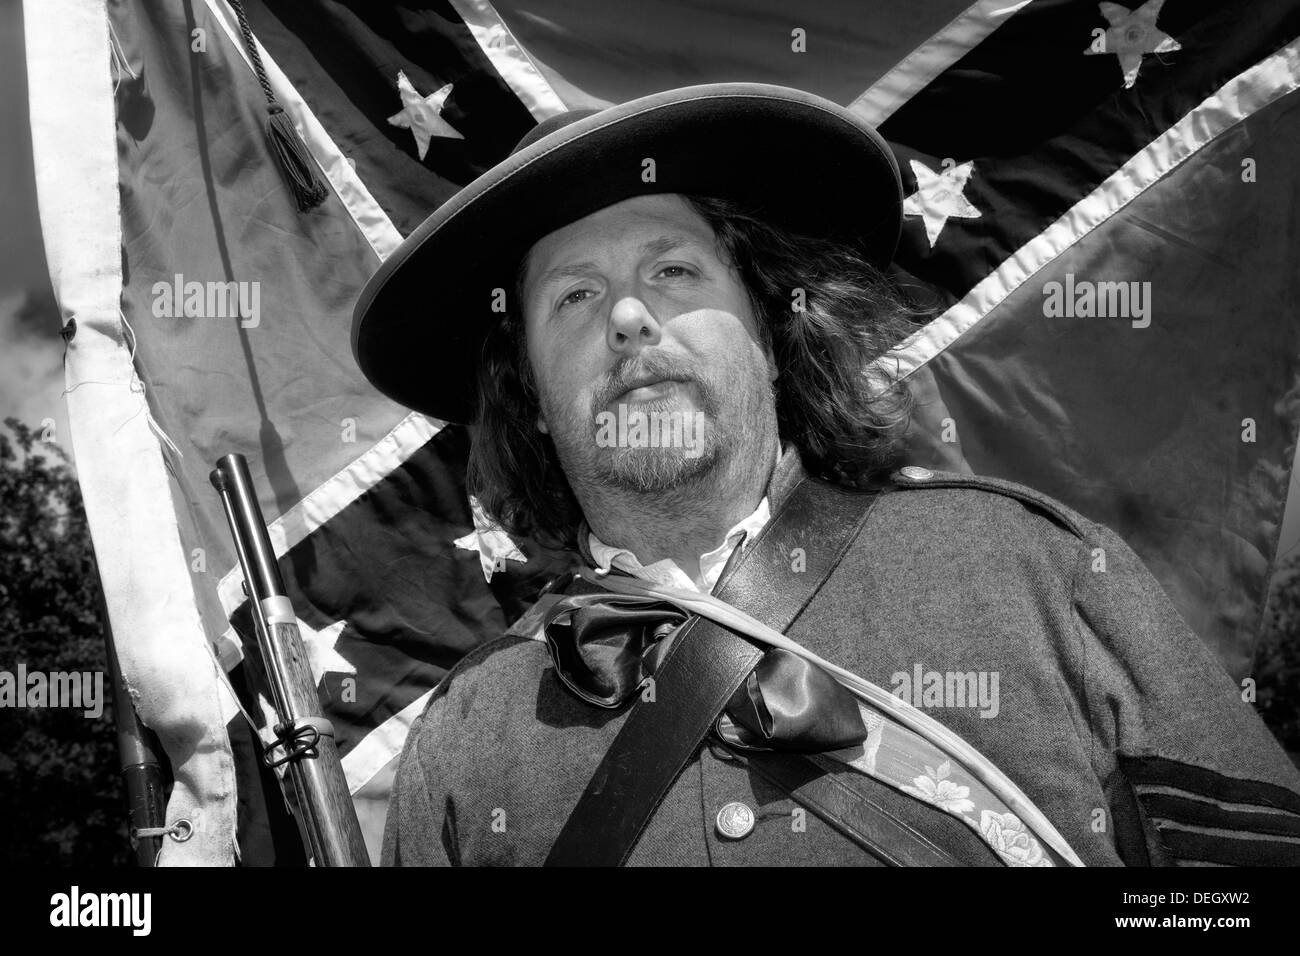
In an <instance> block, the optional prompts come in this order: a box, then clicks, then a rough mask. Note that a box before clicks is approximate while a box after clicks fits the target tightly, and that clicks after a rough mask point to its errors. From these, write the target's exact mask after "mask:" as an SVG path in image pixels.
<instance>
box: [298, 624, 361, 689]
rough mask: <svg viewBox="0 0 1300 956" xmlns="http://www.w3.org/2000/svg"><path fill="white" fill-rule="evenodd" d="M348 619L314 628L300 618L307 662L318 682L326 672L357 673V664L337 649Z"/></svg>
mask: <svg viewBox="0 0 1300 956" xmlns="http://www.w3.org/2000/svg"><path fill="white" fill-rule="evenodd" d="M347 626H348V622H347V621H335V622H334V623H333V624H331V625H330V626H329V627H326V628H322V629H321V630H319V631H317V630H313V629H312V628H310V627H308V626H307V625H306V624H304V623H303V621H302V618H299V619H298V633H299V634H301V635H302V643H303V646H304V647H305V648H306V650H307V663H308V664H309V665H310V666H311V676H312V678H313V679H314V680H315V681H316V683H317V684H319V683H320V682H321V678H323V677H324V676H325V675H326V674H355V673H356V672H357V668H356V665H355V664H353V663H352V662H351V661H349V660H348V659H347V658H346V657H344V656H343V655H341V654H340V653H339V652H338V651H337V650H335V647H334V645H336V644H337V643H338V642H339V635H340V634H342V633H343V628H345V627H347Z"/></svg>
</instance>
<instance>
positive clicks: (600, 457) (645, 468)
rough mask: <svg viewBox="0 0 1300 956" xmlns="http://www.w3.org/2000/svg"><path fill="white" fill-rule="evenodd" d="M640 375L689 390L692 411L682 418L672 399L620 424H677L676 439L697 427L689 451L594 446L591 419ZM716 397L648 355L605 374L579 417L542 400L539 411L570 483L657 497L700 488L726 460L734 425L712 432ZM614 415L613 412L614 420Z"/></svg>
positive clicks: (642, 407) (677, 366) (637, 409)
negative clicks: (660, 418) (641, 419)
mask: <svg viewBox="0 0 1300 956" xmlns="http://www.w3.org/2000/svg"><path fill="white" fill-rule="evenodd" d="M647 373H648V374H651V375H654V376H657V377H662V378H664V379H674V380H677V381H680V382H682V383H683V384H682V386H681V387H682V388H693V390H694V391H695V393H696V396H697V399H698V404H697V405H696V406H695V408H694V409H693V410H692V411H691V412H689V413H688V412H686V411H685V410H684V407H685V406H686V404H687V403H685V402H683V401H681V399H680V398H678V400H676V401H663V400H661V401H651V402H640V403H636V404H635V405H634V406H629V407H628V411H627V414H628V417H629V418H630V417H631V416H633V415H644V416H645V417H646V418H647V419H649V418H650V416H651V415H652V414H653V413H660V414H667V415H668V416H670V418H676V419H677V420H679V421H681V423H682V432H681V434H683V435H684V434H685V430H686V429H687V428H695V427H696V424H697V423H699V424H700V427H699V429H698V433H697V434H696V435H695V439H696V441H697V442H698V445H697V446H696V447H694V448H690V447H687V446H686V445H685V444H683V443H682V442H670V443H668V444H666V445H665V444H658V445H655V446H646V447H627V446H622V445H614V446H613V447H600V445H599V444H598V442H597V433H598V425H597V423H598V422H599V421H600V419H599V418H598V415H600V414H601V413H604V414H606V415H608V414H610V403H611V402H613V401H614V400H615V399H617V398H618V397H619V396H621V395H622V394H623V393H624V392H626V391H627V387H628V384H629V383H630V382H631V381H633V380H634V379H635V378H637V377H639V376H642V375H645V374H647ZM718 393H719V388H718V386H717V385H715V384H713V383H710V382H707V381H704V380H703V379H701V378H699V377H698V376H696V375H694V374H693V373H692V372H691V370H690V369H689V368H687V367H686V366H684V365H682V364H681V363H679V362H677V361H676V360H673V359H671V358H669V357H667V356H664V355H661V354H654V353H651V354H649V355H643V356H639V357H638V358H636V359H625V360H623V361H621V362H619V363H618V364H617V365H616V366H614V368H612V369H610V371H609V372H608V373H607V374H606V376H605V379H604V380H603V381H602V383H601V385H600V386H599V387H598V388H596V389H595V390H594V392H593V394H592V399H591V405H590V409H589V412H588V414H586V415H585V416H584V415H582V414H581V413H579V412H578V411H577V410H576V408H574V406H572V405H569V406H565V407H562V408H558V409H557V408H553V407H548V406H551V405H553V404H554V403H551V402H547V401H546V400H545V397H543V402H542V404H543V412H544V414H545V416H546V420H547V422H548V423H549V425H550V433H551V438H552V440H553V441H554V442H555V447H556V451H557V452H558V453H559V456H560V462H561V464H562V465H563V467H564V471H565V474H566V475H568V477H569V480H570V482H572V483H576V484H588V485H596V486H601V487H607V488H617V489H620V490H623V491H629V492H634V493H637V494H658V493H664V492H668V491H682V490H686V489H689V488H690V487H691V486H694V485H696V484H698V483H699V482H701V481H704V480H705V479H707V478H708V477H709V476H710V475H711V474H713V473H714V472H715V471H716V470H717V469H718V468H719V467H720V466H721V465H722V464H723V463H725V462H726V461H727V460H729V458H730V456H731V454H732V452H734V450H735V448H736V446H737V444H738V427H739V424H737V427H736V428H726V427H719V426H720V424H721V419H720V417H719V416H720V414H721V412H722V403H721V401H720V399H719V394H718ZM733 394H735V393H734V392H733ZM617 412H618V409H617V407H616V406H615V407H614V414H615V415H617Z"/></svg>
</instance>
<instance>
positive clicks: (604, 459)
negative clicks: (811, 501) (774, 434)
mask: <svg viewBox="0 0 1300 956" xmlns="http://www.w3.org/2000/svg"><path fill="white" fill-rule="evenodd" d="M723 255H724V253H723V252H722V250H720V249H719V248H718V246H717V243H716V240H715V237H714V234H713V230H712V229H711V228H710V227H709V225H708V223H707V222H705V220H704V219H703V218H701V217H700V215H699V214H698V213H696V212H695V210H694V209H693V208H691V206H690V205H689V204H688V203H687V202H686V201H685V200H684V199H683V198H682V197H680V196H677V195H654V196H639V197H636V198H634V199H628V200H625V201H623V202H620V203H617V204H615V205H613V206H608V207H606V208H604V209H601V210H599V211H598V212H595V213H592V214H591V215H589V216H587V217H585V218H583V219H579V220H578V221H577V222H574V223H571V224H569V225H567V226H564V227H563V228H561V229H557V230H556V231H555V232H552V233H550V234H549V235H547V236H545V237H544V238H542V239H540V240H538V242H537V243H535V244H534V245H533V247H532V249H531V250H530V252H529V254H528V257H527V259H526V267H525V272H524V277H523V289H522V292H523V311H524V321H525V325H526V329H527V339H528V357H529V361H530V362H531V363H532V369H533V373H534V378H535V380H536V382H537V386H538V392H539V396H540V404H541V414H540V417H539V420H538V427H539V428H541V429H542V430H543V431H546V432H549V434H550V435H551V437H552V439H553V440H554V441H555V445H556V449H557V451H558V452H559V455H560V461H561V464H562V465H563V467H564V470H565V473H566V474H568V475H569V478H570V481H572V482H575V484H580V483H586V482H590V483H595V484H599V485H615V486H618V487H621V488H624V489H627V490H632V491H639V492H654V491H663V490H667V489H669V488H674V487H678V486H681V485H683V484H684V483H686V482H688V481H690V480H691V479H698V478H700V477H701V476H703V475H705V474H707V473H709V472H710V471H711V470H713V469H715V468H717V467H718V466H719V465H721V464H722V463H724V462H726V461H730V460H737V456H738V455H740V456H744V455H752V454H756V452H755V450H754V448H753V447H751V446H752V445H753V443H754V442H756V441H758V436H759V435H761V434H762V433H763V432H764V429H762V428H759V427H757V426H758V424H759V423H760V422H762V421H763V420H764V418H765V417H766V416H774V414H775V412H774V399H773V393H772V388H771V382H772V381H774V380H775V378H776V370H775V367H774V364H773V363H772V362H771V360H770V357H769V355H768V354H767V353H766V352H765V350H764V348H763V346H762V344H761V341H762V340H761V337H760V334H759V329H758V326H757V323H756V319H755V316H754V312H753V307H752V305H751V303H750V300H749V296H748V295H747V293H746V290H745V287H744V285H743V283H742V282H741V279H740V276H739V274H738V273H737V272H736V270H735V269H734V268H733V267H732V266H731V265H730V264H729V263H727V262H725V261H724V260H723V258H722V256H723ZM638 426H641V430H640V431H638ZM742 460H743V459H742Z"/></svg>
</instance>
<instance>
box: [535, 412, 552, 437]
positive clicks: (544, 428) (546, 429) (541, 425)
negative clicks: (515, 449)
mask: <svg viewBox="0 0 1300 956" xmlns="http://www.w3.org/2000/svg"><path fill="white" fill-rule="evenodd" d="M537 430H538V431H539V432H541V433H542V434H543V435H549V434H550V433H551V429H550V426H548V425H547V424H546V419H544V418H543V417H542V416H541V415H540V414H539V415H538V416H537Z"/></svg>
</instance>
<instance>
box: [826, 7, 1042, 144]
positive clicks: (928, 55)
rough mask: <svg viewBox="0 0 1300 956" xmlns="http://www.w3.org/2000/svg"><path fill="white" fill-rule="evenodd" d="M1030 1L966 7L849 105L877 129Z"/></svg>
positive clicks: (850, 110) (850, 109)
mask: <svg viewBox="0 0 1300 956" xmlns="http://www.w3.org/2000/svg"><path fill="white" fill-rule="evenodd" d="M1030 2H1031V0H1022V2H1020V3H1013V2H1011V0H980V2H979V3H976V4H974V5H973V6H970V7H967V8H966V9H965V10H963V11H962V12H961V13H959V14H958V15H957V16H956V18H954V19H953V20H952V22H951V23H949V24H948V25H947V26H946V27H944V28H943V29H942V30H940V31H939V32H938V33H936V34H935V35H934V36H932V37H930V39H928V40H926V41H925V42H924V43H922V44H921V45H920V46H919V47H917V48H916V49H915V50H913V51H912V52H911V53H909V54H908V55H907V56H905V57H904V58H903V59H902V60H900V61H899V63H898V65H897V66H895V67H894V68H893V69H892V70H890V71H889V72H888V73H886V74H885V75H884V76H882V77H881V78H880V79H878V80H876V82H875V83H873V84H871V86H870V87H869V88H868V89H867V90H866V92H864V93H863V94H862V95H860V96H859V97H858V98H857V99H855V100H854V101H853V102H852V103H850V104H849V106H848V110H849V112H850V113H855V114H857V115H858V116H859V117H861V118H862V119H864V120H866V121H867V122H868V123H870V124H871V125H872V126H879V125H880V124H881V123H883V122H884V121H885V120H887V119H889V117H891V116H893V115H894V113H895V112H896V111H897V110H898V109H899V108H900V107H902V105H903V104H904V103H906V102H907V101H908V100H910V99H911V98H912V97H913V96H915V95H916V94H917V93H919V92H920V91H921V90H923V89H925V87H926V85H927V84H929V83H930V82H931V81H932V80H933V79H934V78H935V77H936V76H938V75H939V74H940V73H942V72H943V71H944V70H946V69H948V67H950V66H952V65H953V64H954V63H956V62H957V61H958V60H960V59H961V58H962V57H963V56H965V55H966V54H967V53H968V52H969V51H970V50H971V49H973V48H974V47H976V46H978V45H979V44H980V43H981V42H983V41H984V39H985V37H987V36H988V35H989V34H990V33H992V32H993V31H994V30H996V29H997V28H998V27H1000V26H1002V24H1004V23H1006V22H1007V19H1008V18H1009V17H1011V16H1012V15H1013V14H1015V13H1018V12H1020V11H1021V10H1023V9H1024V8H1025V7H1027V6H1029V4H1030Z"/></svg>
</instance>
